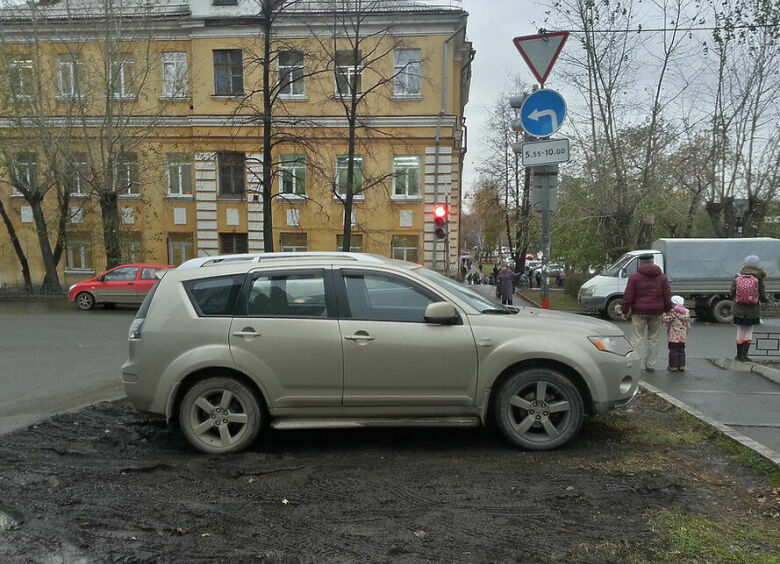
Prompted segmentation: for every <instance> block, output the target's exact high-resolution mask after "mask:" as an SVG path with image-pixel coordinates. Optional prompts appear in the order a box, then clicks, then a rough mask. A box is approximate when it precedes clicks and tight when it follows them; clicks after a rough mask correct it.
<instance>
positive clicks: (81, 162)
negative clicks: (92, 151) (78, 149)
mask: <svg viewBox="0 0 780 564" xmlns="http://www.w3.org/2000/svg"><path fill="white" fill-rule="evenodd" d="M88 166H89V165H88V164H87V155H86V153H74V154H73V155H72V156H71V159H70V162H69V163H68V168H67V170H66V183H67V188H68V193H69V194H70V195H71V196H77V197H83V196H87V195H88V194H89V182H88V176H87V173H88V171H89V168H88Z"/></svg>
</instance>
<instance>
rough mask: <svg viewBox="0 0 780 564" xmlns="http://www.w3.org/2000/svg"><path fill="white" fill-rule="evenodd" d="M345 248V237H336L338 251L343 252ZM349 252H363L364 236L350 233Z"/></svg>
mask: <svg viewBox="0 0 780 564" xmlns="http://www.w3.org/2000/svg"><path fill="white" fill-rule="evenodd" d="M343 247H344V235H336V250H337V251H341V250H343ZM349 251H350V252H351V253H362V252H363V236H362V235H355V234H354V233H350V235H349Z"/></svg>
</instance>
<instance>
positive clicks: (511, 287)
mask: <svg viewBox="0 0 780 564" xmlns="http://www.w3.org/2000/svg"><path fill="white" fill-rule="evenodd" d="M520 276H521V275H520V274H518V273H515V272H512V271H511V270H509V265H508V264H507V263H505V262H504V263H501V270H499V271H498V275H497V276H496V293H497V294H498V296H499V297H500V298H501V303H502V304H504V305H512V298H513V296H514V295H515V283H516V282H517V281H518V280H519V279H520Z"/></svg>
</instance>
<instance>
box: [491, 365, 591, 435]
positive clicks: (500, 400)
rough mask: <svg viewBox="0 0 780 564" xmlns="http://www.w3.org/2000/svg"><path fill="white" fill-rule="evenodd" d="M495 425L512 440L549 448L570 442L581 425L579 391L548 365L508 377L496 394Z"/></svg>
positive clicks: (582, 410)
mask: <svg viewBox="0 0 780 564" xmlns="http://www.w3.org/2000/svg"><path fill="white" fill-rule="evenodd" d="M494 414H495V419H496V424H497V426H498V428H499V430H500V431H501V433H502V434H503V435H504V437H505V438H506V439H507V440H508V441H509V442H511V443H513V444H515V445H517V446H519V447H521V448H524V449H528V450H549V449H553V448H557V447H559V446H561V445H563V444H565V443H567V442H568V441H570V440H571V439H572V438H573V437H574V436H575V435H576V434H577V433H578V432H579V430H580V427H582V421H583V419H584V417H585V410H584V406H583V402H582V394H581V393H580V391H579V390H578V389H577V386H575V385H574V383H572V381H571V380H569V379H568V378H566V377H565V376H563V375H562V374H560V373H559V372H556V371H555V370H552V369H549V368H530V369H527V370H523V371H521V372H518V373H517V374H514V375H513V376H510V377H509V378H508V379H507V380H506V381H505V382H504V383H503V385H502V386H501V389H500V390H499V392H498V395H497V396H496V403H495V409H494Z"/></svg>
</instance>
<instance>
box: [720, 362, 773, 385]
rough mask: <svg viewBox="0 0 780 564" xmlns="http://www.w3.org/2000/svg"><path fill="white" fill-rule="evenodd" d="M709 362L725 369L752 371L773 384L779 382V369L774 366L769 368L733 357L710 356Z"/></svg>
mask: <svg viewBox="0 0 780 564" xmlns="http://www.w3.org/2000/svg"><path fill="white" fill-rule="evenodd" d="M710 362H711V363H712V364H714V365H715V366H717V367H718V368H723V369H725V370H736V371H741V372H746V371H747V372H754V373H756V374H760V375H761V376H763V377H764V378H767V379H768V380H771V381H772V382H774V383H775V384H780V370H777V369H776V368H770V367H768V366H764V365H763V364H757V363H755V362H742V361H739V360H735V359H733V358H711V359H710Z"/></svg>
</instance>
